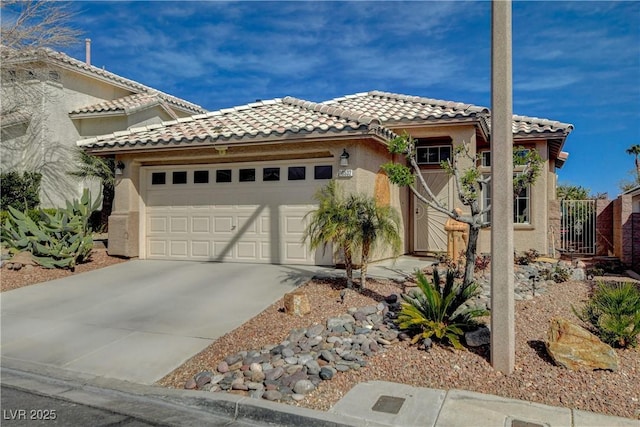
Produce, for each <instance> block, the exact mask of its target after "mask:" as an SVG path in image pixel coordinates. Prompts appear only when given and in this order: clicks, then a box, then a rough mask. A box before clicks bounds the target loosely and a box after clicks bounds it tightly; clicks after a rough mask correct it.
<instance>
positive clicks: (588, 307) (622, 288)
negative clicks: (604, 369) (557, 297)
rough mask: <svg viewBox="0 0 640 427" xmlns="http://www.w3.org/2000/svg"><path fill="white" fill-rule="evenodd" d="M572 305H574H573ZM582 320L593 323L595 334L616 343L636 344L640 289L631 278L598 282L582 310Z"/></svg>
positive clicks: (621, 344)
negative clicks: (628, 279)
mask: <svg viewBox="0 0 640 427" xmlns="http://www.w3.org/2000/svg"><path fill="white" fill-rule="evenodd" d="M572 308H573V307H572ZM573 312H574V314H575V315H576V316H578V318H579V319H580V320H582V321H583V322H585V323H590V324H591V325H592V327H593V329H594V330H595V332H596V334H597V335H598V336H599V337H600V338H601V339H602V341H604V342H606V343H607V344H610V345H613V346H616V347H635V346H636V345H638V335H639V334H640V289H638V287H637V286H636V285H635V284H633V283H631V282H618V283H607V282H599V283H598V285H597V287H596V288H595V290H594V292H593V295H592V296H591V298H590V299H589V301H588V302H587V303H586V304H585V306H584V307H583V308H582V309H581V310H579V311H578V310H576V309H575V308H573Z"/></svg>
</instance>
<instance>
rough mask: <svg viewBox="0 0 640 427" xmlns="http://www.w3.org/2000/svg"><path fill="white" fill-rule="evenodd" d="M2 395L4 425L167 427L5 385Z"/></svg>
mask: <svg viewBox="0 0 640 427" xmlns="http://www.w3.org/2000/svg"><path fill="white" fill-rule="evenodd" d="M0 391H1V392H2V397H1V401H2V405H1V406H2V418H1V419H0V424H2V425H3V426H11V427H23V426H24V427H31V426H56V425H59V426H95V427H107V426H116V425H117V426H126V427H134V426H135V427H145V426H163V425H166V424H152V423H149V422H146V421H142V420H139V419H136V418H134V417H131V416H129V415H124V414H119V413H117V412H113V411H109V410H104V409H99V408H94V407H91V406H87V405H82V404H78V403H74V402H70V401H66V400H62V399H56V398H53V397H49V396H43V395H39V394H36V393H32V392H27V391H23V390H19V389H16V388H12V387H7V386H5V385H3V386H2V388H1V389H0Z"/></svg>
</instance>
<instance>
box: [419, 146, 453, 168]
mask: <svg viewBox="0 0 640 427" xmlns="http://www.w3.org/2000/svg"><path fill="white" fill-rule="evenodd" d="M450 158H451V146H450V145H429V146H424V147H417V148H416V162H417V163H418V164H419V165H439V164H440V162H442V161H446V160H449V159H450Z"/></svg>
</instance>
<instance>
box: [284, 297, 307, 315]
mask: <svg viewBox="0 0 640 427" xmlns="http://www.w3.org/2000/svg"><path fill="white" fill-rule="evenodd" d="M284 311H285V313H288V314H292V315H296V316H304V315H306V314H309V313H311V304H310V303H309V297H308V296H307V294H305V293H303V292H289V293H288V294H285V295H284Z"/></svg>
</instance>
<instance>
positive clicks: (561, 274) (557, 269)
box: [541, 264, 571, 283]
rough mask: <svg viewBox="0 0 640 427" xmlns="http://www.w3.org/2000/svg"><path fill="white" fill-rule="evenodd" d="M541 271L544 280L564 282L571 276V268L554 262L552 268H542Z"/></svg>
mask: <svg viewBox="0 0 640 427" xmlns="http://www.w3.org/2000/svg"><path fill="white" fill-rule="evenodd" d="M541 273H542V275H543V276H544V278H545V279H546V280H553V281H554V282H556V283H562V282H566V281H567V280H569V279H570V278H571V270H569V268H567V267H563V266H562V265H560V264H556V265H555V266H554V267H553V268H552V269H545V270H542V271H541Z"/></svg>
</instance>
